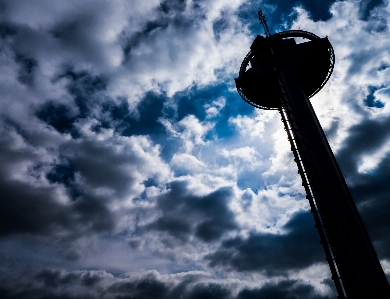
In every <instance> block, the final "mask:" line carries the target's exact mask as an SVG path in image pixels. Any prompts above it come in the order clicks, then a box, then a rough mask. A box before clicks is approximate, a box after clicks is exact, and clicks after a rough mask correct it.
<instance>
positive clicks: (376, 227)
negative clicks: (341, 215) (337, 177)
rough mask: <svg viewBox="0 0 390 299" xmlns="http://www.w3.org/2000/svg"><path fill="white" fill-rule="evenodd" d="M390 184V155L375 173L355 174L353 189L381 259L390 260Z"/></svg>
mask: <svg viewBox="0 0 390 299" xmlns="http://www.w3.org/2000/svg"><path fill="white" fill-rule="evenodd" d="M389 182H390V155H389V154H387V155H386V157H385V158H384V159H383V160H382V161H381V162H380V164H379V165H378V166H377V167H376V169H375V170H374V171H370V172H368V173H359V174H355V175H354V183H353V185H352V188H351V191H352V194H353V196H354V199H355V201H357V202H358V203H360V205H359V207H360V212H361V214H362V217H363V220H364V222H365V225H366V227H367V229H368V232H369V234H370V236H371V238H372V240H373V241H374V245H375V248H376V251H377V253H378V256H379V258H380V259H383V258H386V259H389V258H390V250H389V246H388V244H389V242H390V237H389V231H390V220H389V213H388V211H390V200H389V194H390V185H389Z"/></svg>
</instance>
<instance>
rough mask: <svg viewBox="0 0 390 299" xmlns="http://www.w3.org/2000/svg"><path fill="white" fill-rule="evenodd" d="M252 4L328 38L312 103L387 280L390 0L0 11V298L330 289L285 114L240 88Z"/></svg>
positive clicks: (314, 293) (10, 6)
mask: <svg viewBox="0 0 390 299" xmlns="http://www.w3.org/2000/svg"><path fill="white" fill-rule="evenodd" d="M305 3H306V2H305ZM313 3H314V2H313ZM260 5H261V6H262V7H263V9H264V10H265V12H266V14H267V17H268V22H269V25H270V28H271V31H273V32H274V31H275V30H278V31H280V30H287V29H290V28H292V29H298V28H300V29H303V30H307V31H311V32H314V33H315V34H317V35H319V36H329V39H330V41H331V43H332V45H333V47H334V50H335V53H336V66H335V70H334V73H333V75H332V77H331V79H330V81H329V82H328V84H327V85H326V86H325V88H324V89H323V90H322V91H321V92H320V93H319V94H318V95H317V96H316V97H315V98H314V99H313V101H312V103H313V105H314V108H315V110H316V112H317V115H318V117H319V119H320V121H321V124H322V125H323V127H324V129H325V131H326V133H327V135H328V138H329V141H330V143H331V145H332V147H333V149H334V151H335V153H336V155H337V159H338V160H339V163H340V165H341V168H342V169H343V172H344V175H345V177H346V179H347V182H348V184H349V185H350V187H351V191H352V193H353V195H354V198H355V200H356V202H357V204H358V206H359V209H360V211H361V213H362V216H363V218H364V220H365V223H366V225H367V227H368V229H369V232H370V235H371V237H372V239H373V241H374V245H375V247H376V250H377V252H378V255H379V257H380V259H381V262H382V265H383V267H384V269H385V271H386V273H389V271H390V251H389V248H390V247H389V242H390V239H389V237H388V233H387V232H388V230H389V228H390V221H389V219H388V217H387V211H388V210H389V208H390V207H389V205H390V201H389V199H388V197H389V193H390V189H389V186H388V183H387V182H388V181H389V179H390V172H389V169H390V168H389V167H388V166H389V161H390V160H389V159H390V155H389V153H390V141H389V140H390V138H389V136H390V129H389V128H390V126H389V124H390V117H389V116H390V102H389V101H390V89H389V83H390V82H389V80H390V79H389V78H390V73H389V72H390V55H389V52H388V49H389V48H390V38H389V36H390V35H389V27H388V23H389V16H390V6H389V4H388V3H385V2H382V1H342V2H338V1H325V2H323V4H321V5H319V4H318V6H316V5H314V4H303V5H301V4H299V3H298V2H295V1H287V2H284V4H283V5H279V4H278V3H274V2H272V1H264V2H263V3H258V2H256V1H247V2H244V1H240V0H236V1H223V0H218V1H195V0H193V1H173V0H169V1H168V0H166V1H157V0H156V1H148V2H147V3H146V2H144V1H117V2H115V4H113V3H112V2H110V1H82V2H76V1H74V2H73V1H67V2H57V1H56V2H54V1H16V2H15V1H1V2H0V20H1V21H0V68H1V71H0V91H1V92H0V94H1V101H0V144H1V146H0V165H1V167H0V190H1V195H0V201H1V202H0V205H1V209H0V238H1V243H2V246H1V248H0V262H1V264H2V267H1V268H0V285H1V287H0V297H2V298H27V299H29V298H42V297H50V298H96V296H97V295H98V294H99V296H101V297H102V298H156V297H159V298H237V299H247V298H332V297H334V296H335V293H334V288H333V285H332V281H331V280H330V278H329V277H330V274H329V271H328V268H327V264H326V262H325V257H324V254H323V250H322V248H321V246H320V244H319V237H318V236H317V232H316V230H315V228H314V221H313V219H312V216H311V214H310V213H309V212H308V204H307V202H306V199H305V195H304V191H303V188H302V186H301V183H300V179H299V177H298V175H297V172H296V166H295V165H294V161H293V159H292V155H291V153H290V147H289V145H288V142H287V138H286V134H285V132H284V130H283V128H282V124H281V121H280V117H279V115H278V113H277V112H272V111H259V110H254V109H253V108H252V107H250V106H248V105H247V104H246V103H244V102H243V101H242V100H241V99H240V98H239V96H238V94H237V93H236V91H235V86H234V80H233V79H234V77H236V76H237V71H238V69H239V66H240V63H241V60H242V59H243V57H244V56H245V55H246V52H247V51H248V49H249V46H250V43H251V42H252V40H253V38H254V37H255V35H256V34H259V33H262V31H261V28H260V25H258V24H257V21H256V11H257V9H258V8H259V6H260ZM324 11H326V13H324Z"/></svg>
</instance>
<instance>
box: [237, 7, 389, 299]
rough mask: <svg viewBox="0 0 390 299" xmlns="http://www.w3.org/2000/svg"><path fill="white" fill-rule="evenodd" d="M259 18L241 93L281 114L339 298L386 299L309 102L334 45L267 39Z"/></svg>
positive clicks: (329, 65)
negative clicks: (260, 29) (259, 27)
mask: <svg viewBox="0 0 390 299" xmlns="http://www.w3.org/2000/svg"><path fill="white" fill-rule="evenodd" d="M258 14H259V20H260V23H261V24H262V25H263V27H264V31H265V35H266V37H263V36H260V35H257V37H256V38H255V40H254V42H253V43H252V45H251V47H250V51H249V53H248V54H247V55H246V57H245V58H244V60H243V62H242V65H241V67H240V71H239V76H238V78H237V79H235V80H236V86H237V90H238V93H239V94H240V96H241V97H242V98H243V99H244V101H246V102H247V103H249V104H250V105H252V106H254V107H256V108H260V109H265V110H279V112H280V115H281V117H282V121H283V124H284V127H285V130H286V132H287V136H288V140H289V141H290V144H291V150H292V152H293V155H294V160H295V162H296V163H297V166H298V173H299V174H300V176H301V178H302V185H303V187H304V189H305V191H306V198H307V199H308V201H309V204H310V208H311V213H312V214H313V217H314V220H315V224H316V228H317V230H318V233H319V235H320V242H321V244H322V246H323V248H324V251H325V256H326V260H327V262H328V264H329V267H330V271H331V275H332V280H333V281H334V284H335V287H336V290H337V293H338V298H348V299H355V298H359V299H360V298H361V299H363V298H364V299H369V298H375V299H378V298H383V299H385V298H387V299H389V298H390V287H389V283H388V281H387V279H386V276H385V274H384V272H383V269H382V267H381V264H380V262H379V259H378V257H377V255H376V252H375V249H374V247H373V245H372V242H371V240H370V237H369V235H368V233H367V231H366V228H365V226H364V224H363V221H362V219H361V217H360V214H359V212H358V210H357V208H356V205H355V202H354V201H353V199H352V196H351V193H350V191H349V189H348V186H347V184H346V182H345V179H344V176H343V174H342V172H341V170H340V167H339V165H338V163H337V161H336V159H335V157H334V155H333V152H332V150H331V148H330V146H329V143H328V140H327V138H326V136H325V133H324V131H323V130H322V127H321V125H320V123H319V121H318V119H317V116H316V114H315V112H314V110H313V107H312V105H311V103H310V101H309V98H311V97H313V96H314V95H315V94H316V93H317V92H319V91H320V90H321V89H322V87H323V86H324V85H325V84H326V82H327V81H328V79H329V77H330V75H331V74H332V71H333V66H334V62H335V58H334V52H333V48H332V45H331V44H330V42H329V40H328V38H327V37H325V38H320V37H318V36H316V35H315V34H313V33H310V32H306V31H302V30H290V31H284V32H279V33H275V34H272V35H271V34H270V32H269V29H268V26H267V23H266V20H265V15H264V14H263V13H262V11H259V13H258ZM294 38H303V39H306V40H307V41H306V42H303V43H296V41H295V39H294Z"/></svg>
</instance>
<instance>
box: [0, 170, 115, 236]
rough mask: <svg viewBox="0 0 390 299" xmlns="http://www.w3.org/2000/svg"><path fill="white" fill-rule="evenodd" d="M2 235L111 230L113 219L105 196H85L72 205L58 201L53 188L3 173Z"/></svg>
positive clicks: (0, 199) (0, 223)
mask: <svg viewBox="0 0 390 299" xmlns="http://www.w3.org/2000/svg"><path fill="white" fill-rule="evenodd" d="M0 179H1V182H0V188H1V190H2V192H1V196H0V202H1V203H0V204H1V211H0V235H2V236H6V235H10V234H20V233H22V234H23V233H29V234H37V235H53V236H55V235H57V234H58V235H63V234H64V233H66V234H69V233H70V234H71V235H74V236H77V235H79V234H83V233H84V234H85V233H88V231H89V232H90V233H93V232H102V231H108V230H111V229H112V228H113V227H114V223H115V222H114V219H113V217H112V215H111V213H110V212H109V210H108V209H107V207H106V206H105V203H104V199H102V198H99V197H91V196H83V197H82V198H79V199H78V200H77V202H75V203H74V204H73V205H71V206H69V205H64V204H61V203H59V202H58V199H57V198H56V193H55V190H54V188H51V187H48V188H42V187H40V188H34V187H33V186H30V185H29V184H25V183H21V182H13V181H9V180H7V179H5V178H4V177H1V178H0Z"/></svg>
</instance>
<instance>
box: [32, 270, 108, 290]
mask: <svg viewBox="0 0 390 299" xmlns="http://www.w3.org/2000/svg"><path fill="white" fill-rule="evenodd" d="M35 278H36V280H37V281H39V282H43V284H44V285H45V287H47V288H52V289H57V288H58V287H61V286H65V285H74V284H76V283H80V284H81V285H82V286H85V287H93V286H94V285H96V284H97V283H98V282H99V281H101V280H102V279H103V278H104V277H103V276H102V275H99V274H98V273H92V272H85V273H63V272H62V271H59V270H54V269H45V270H42V271H41V272H40V273H38V274H37V275H36V276H35Z"/></svg>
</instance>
